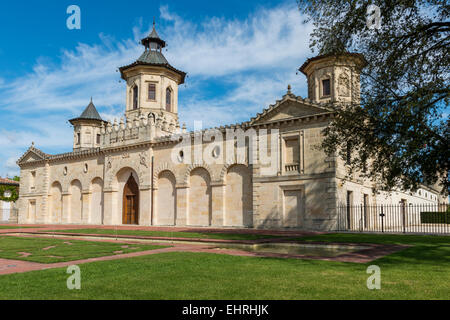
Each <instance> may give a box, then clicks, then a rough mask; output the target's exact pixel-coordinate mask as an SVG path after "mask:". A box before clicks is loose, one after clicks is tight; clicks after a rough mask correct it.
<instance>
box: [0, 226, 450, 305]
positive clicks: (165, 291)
mask: <svg viewBox="0 0 450 320" xmlns="http://www.w3.org/2000/svg"><path fill="white" fill-rule="evenodd" d="M308 239H313V240H321V241H339V242H371V243H403V244H410V245H414V246H413V247H411V248H408V249H405V250H402V251H400V252H397V253H395V254H392V255H389V256H386V257H384V258H381V259H378V260H376V261H373V262H372V263H368V264H358V263H344V262H330V261H318V260H298V259H275V258H255V257H238V256H228V255H219V254H207V253H187V252H186V253H183V252H178V253H177V252H174V253H162V254H157V255H149V256H142V257H136V258H130V259H121V260H115V261H101V262H94V263H89V264H84V265H81V266H80V267H81V277H82V279H81V282H82V283H81V286H82V288H81V290H78V291H77V290H74V291H70V290H68V289H67V288H66V280H67V277H68V275H67V274H66V269H52V270H43V271H34V272H29V273H24V274H13V275H4V276H0V299H450V289H449V282H450V261H449V259H450V244H449V237H416V236H378V235H349V234H343V235H337V234H332V235H321V236H316V237H308V238H306V239H305V238H304V239H303V240H308ZM372 264H376V265H378V266H379V267H380V268H381V290H368V289H367V287H366V280H367V278H368V277H369V274H367V273H366V269H367V267H368V266H369V265H372ZM119 288H120V289H119Z"/></svg>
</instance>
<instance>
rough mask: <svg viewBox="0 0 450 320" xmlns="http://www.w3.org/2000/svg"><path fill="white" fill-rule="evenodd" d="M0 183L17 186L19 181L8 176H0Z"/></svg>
mask: <svg viewBox="0 0 450 320" xmlns="http://www.w3.org/2000/svg"><path fill="white" fill-rule="evenodd" d="M0 185H8V186H19V182H18V181H14V180H11V179H8V178H0Z"/></svg>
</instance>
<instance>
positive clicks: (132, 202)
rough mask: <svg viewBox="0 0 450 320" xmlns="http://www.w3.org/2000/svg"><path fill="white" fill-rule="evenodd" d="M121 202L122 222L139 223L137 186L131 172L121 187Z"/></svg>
mask: <svg viewBox="0 0 450 320" xmlns="http://www.w3.org/2000/svg"><path fill="white" fill-rule="evenodd" d="M122 203H123V209H122V223H123V224H139V187H138V184H137V183H136V180H134V177H133V175H132V174H131V175H130V178H129V179H128V181H127V183H126V184H125V187H124V188H123V202H122Z"/></svg>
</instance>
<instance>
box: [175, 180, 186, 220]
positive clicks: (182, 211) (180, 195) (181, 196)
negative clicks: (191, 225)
mask: <svg viewBox="0 0 450 320" xmlns="http://www.w3.org/2000/svg"><path fill="white" fill-rule="evenodd" d="M176 189H177V200H176V201H177V219H176V225H177V226H185V225H187V215H188V198H189V188H188V186H187V185H177V186H176Z"/></svg>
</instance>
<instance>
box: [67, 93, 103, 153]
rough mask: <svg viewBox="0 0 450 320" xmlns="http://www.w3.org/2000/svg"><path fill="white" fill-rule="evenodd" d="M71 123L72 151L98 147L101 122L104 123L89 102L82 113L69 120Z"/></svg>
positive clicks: (92, 104)
mask: <svg viewBox="0 0 450 320" xmlns="http://www.w3.org/2000/svg"><path fill="white" fill-rule="evenodd" d="M69 122H70V123H71V124H72V125H73V151H82V150H88V149H92V148H98V147H100V136H101V127H102V123H106V121H104V120H103V119H102V118H101V117H100V115H99V114H98V111H97V109H96V108H95V106H94V103H93V102H92V98H91V102H90V103H89V105H88V106H87V107H86V109H84V111H83V113H82V114H81V115H80V116H79V117H77V118H75V119H71V120H69Z"/></svg>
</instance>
